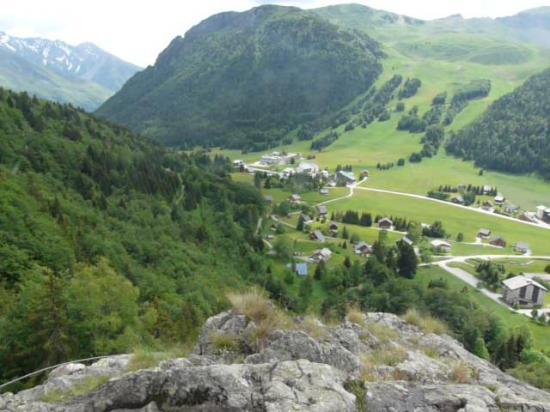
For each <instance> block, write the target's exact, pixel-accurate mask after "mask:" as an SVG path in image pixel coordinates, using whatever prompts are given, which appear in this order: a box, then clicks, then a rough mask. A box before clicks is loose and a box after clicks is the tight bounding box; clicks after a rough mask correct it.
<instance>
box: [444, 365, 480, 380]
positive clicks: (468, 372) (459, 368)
mask: <svg viewBox="0 0 550 412" xmlns="http://www.w3.org/2000/svg"><path fill="white" fill-rule="evenodd" d="M449 378H450V379H451V380H452V381H453V382H456V383H472V381H473V379H474V369H473V368H472V367H471V366H470V365H469V364H468V363H466V362H462V361H460V362H457V363H455V364H454V366H453V368H452V369H451V373H450V376H449Z"/></svg>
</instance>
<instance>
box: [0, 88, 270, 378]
mask: <svg viewBox="0 0 550 412" xmlns="http://www.w3.org/2000/svg"><path fill="white" fill-rule="evenodd" d="M227 169H228V164H227V163H226V160H224V159H222V158H217V159H215V160H212V161H211V160H210V159H209V158H208V157H207V156H205V155H201V154H196V155H193V156H188V155H184V154H175V153H169V152H166V151H165V150H163V149H162V148H160V147H157V146H155V145H152V144H151V143H149V142H147V141H146V140H144V139H143V138H142V137H138V136H136V135H133V134H131V133H130V132H128V131H127V130H125V129H121V128H119V127H116V126H112V125H109V124H107V123H105V122H102V121H98V120H97V119H95V118H93V117H90V116H88V115H86V114H84V113H82V112H79V111H76V110H75V109H73V108H72V107H70V106H63V105H59V104H57V103H50V102H44V101H40V100H37V99H33V98H30V97H29V96H28V95H27V94H15V93H13V92H8V91H6V90H3V89H0V365H2V367H1V368H0V381H1V380H3V379H5V378H8V377H10V376H14V375H22V374H23V372H28V371H30V370H33V369H36V368H37V367H39V366H43V365H45V364H52V363H55V362H57V361H62V360H66V359H75V358H81V357H85V356H89V355H94V354H103V353H120V352H125V351H128V350H131V349H132V347H134V346H135V345H141V344H152V343H153V342H166V341H178V342H184V341H186V340H187V339H189V338H190V337H192V336H193V333H194V330H195V327H196V326H197V325H199V324H200V323H202V321H203V320H204V319H205V317H206V316H208V315H210V314H212V313H214V312H216V311H219V310H220V309H222V308H223V307H224V304H225V300H224V298H223V296H224V294H223V293H221V291H222V290H224V289H225V288H227V287H228V286H231V287H236V286H238V285H241V284H243V283H247V282H251V281H256V280H257V281H258V282H260V281H261V279H263V276H264V275H265V268H264V267H263V266H262V265H261V262H260V261H259V260H258V257H257V256H256V254H255V253H254V245H256V242H255V238H254V234H253V232H254V230H255V228H256V223H257V221H258V217H259V216H260V214H261V213H262V210H263V199H262V198H261V197H260V195H259V194H258V193H257V192H256V190H255V189H254V188H252V187H250V186H244V185H242V184H238V183H234V182H232V181H231V180H230V178H229V177H227V176H228V175H227V174H226V170H227ZM252 273H253V274H254V275H253V276H252V275H251V274H252Z"/></svg>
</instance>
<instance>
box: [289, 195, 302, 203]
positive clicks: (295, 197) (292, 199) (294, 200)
mask: <svg viewBox="0 0 550 412" xmlns="http://www.w3.org/2000/svg"><path fill="white" fill-rule="evenodd" d="M301 201H302V196H300V195H298V194H296V193H294V194H293V195H291V196H290V202H291V203H300V202H301Z"/></svg>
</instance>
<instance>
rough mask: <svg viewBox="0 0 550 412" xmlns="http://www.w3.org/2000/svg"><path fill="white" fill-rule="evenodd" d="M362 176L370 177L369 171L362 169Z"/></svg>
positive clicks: (362, 177) (363, 177)
mask: <svg viewBox="0 0 550 412" xmlns="http://www.w3.org/2000/svg"><path fill="white" fill-rule="evenodd" d="M360 177H361V179H365V178H368V177H369V171H368V170H366V169H363V170H361V175H360Z"/></svg>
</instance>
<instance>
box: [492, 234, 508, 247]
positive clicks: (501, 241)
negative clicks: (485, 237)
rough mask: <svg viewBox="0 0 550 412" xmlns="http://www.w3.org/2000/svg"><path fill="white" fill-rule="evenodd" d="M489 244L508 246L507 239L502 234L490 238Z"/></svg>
mask: <svg viewBox="0 0 550 412" xmlns="http://www.w3.org/2000/svg"><path fill="white" fill-rule="evenodd" d="M489 244H490V245H493V246H497V247H506V240H504V238H503V237H501V236H495V237H494V238H492V239H491V240H489Z"/></svg>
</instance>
